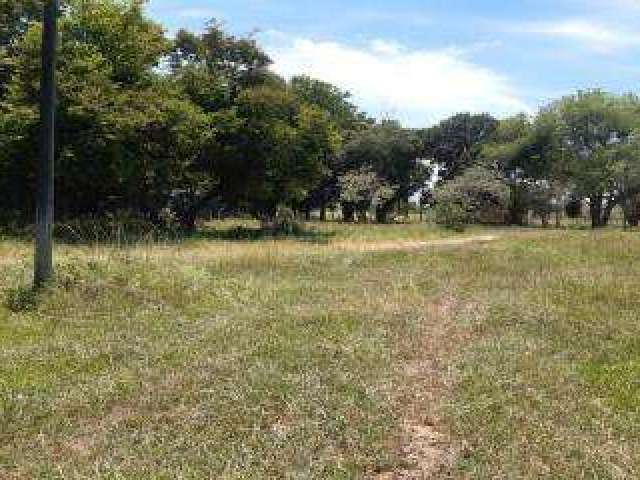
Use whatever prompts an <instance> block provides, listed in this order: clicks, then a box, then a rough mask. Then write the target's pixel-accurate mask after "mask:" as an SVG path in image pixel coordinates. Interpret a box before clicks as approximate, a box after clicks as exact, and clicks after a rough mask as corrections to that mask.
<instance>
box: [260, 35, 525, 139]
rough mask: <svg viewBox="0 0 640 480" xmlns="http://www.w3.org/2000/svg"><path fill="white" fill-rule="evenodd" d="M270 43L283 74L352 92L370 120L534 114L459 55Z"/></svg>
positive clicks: (413, 122)
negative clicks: (465, 113)
mask: <svg viewBox="0 0 640 480" xmlns="http://www.w3.org/2000/svg"><path fill="white" fill-rule="evenodd" d="M266 43H267V45H269V44H271V48H269V47H268V51H269V53H270V54H271V56H272V58H273V60H274V67H273V68H274V70H275V71H276V72H278V73H279V74H281V75H284V76H285V77H291V76H293V75H297V74H307V75H309V76H312V77H314V78H318V79H321V80H324V81H327V82H330V83H332V84H334V85H336V86H339V87H340V88H342V89H345V90H348V91H350V92H352V93H353V94H354V99H355V101H356V102H357V103H358V104H359V105H360V106H361V107H362V108H364V109H365V110H366V111H367V112H369V113H370V114H372V115H378V116H384V115H391V116H393V117H395V118H398V119H400V120H401V121H403V123H405V124H406V125H408V126H412V127H424V126H427V125H429V124H432V123H435V122H437V121H439V120H440V119H442V118H444V117H446V116H448V115H451V114H453V113H458V112H461V111H471V112H490V113H493V114H496V115H507V114H513V113H517V112H521V111H529V110H530V109H529V108H528V106H527V105H526V104H525V103H524V102H523V101H522V100H521V99H520V98H519V96H518V94H517V92H516V91H515V89H514V87H513V86H512V85H511V83H510V81H509V80H508V79H507V78H505V77H503V76H501V75H499V74H497V73H495V72H493V71H492V70H490V69H488V68H486V67H482V66H479V65H476V64H474V63H472V62H471V61H469V60H467V59H466V57H465V55H464V54H463V53H461V52H458V51H456V50H454V49H447V50H410V49H408V48H405V47H402V46H401V45H398V44H396V43H393V42H386V41H382V40H377V41H374V42H372V43H371V44H370V45H369V46H368V47H364V48H358V47H354V46H349V45H345V44H341V43H337V42H327V41H325V42H316V41H312V40H309V39H304V38H289V37H287V36H286V35H284V34H282V33H274V32H272V33H271V35H270V36H269V39H268V40H267V42H266Z"/></svg>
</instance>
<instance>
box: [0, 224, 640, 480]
mask: <svg viewBox="0 0 640 480" xmlns="http://www.w3.org/2000/svg"><path fill="white" fill-rule="evenodd" d="M237 226H238V223H237V222H234V223H231V222H226V223H224V224H220V223H214V224H213V225H212V227H211V228H214V229H218V230H222V231H225V229H233V228H236V227H237ZM246 228H253V227H252V226H251V225H246ZM307 228H309V229H310V230H312V231H315V232H318V234H319V235H321V236H323V237H324V238H326V239H327V240H326V242H325V241H323V242H308V241H305V239H296V238H287V239H259V240H256V241H253V242H237V241H231V240H225V239H224V238H211V237H208V238H203V237H200V238H198V237H195V238H192V239H188V240H185V241H183V242H181V243H177V244H168V243H167V244H145V245H129V246H128V247H127V248H112V247H110V246H108V245H95V246H86V245H85V246H82V245H77V246H72V245H63V246H60V247H59V248H58V249H57V256H56V258H57V261H58V269H57V270H58V279H57V283H56V284H55V286H54V287H52V290H51V291H50V292H47V294H45V295H42V296H41V297H39V298H38V299H37V301H36V302H35V303H34V304H32V305H30V308H11V309H10V308H7V305H8V304H7V302H6V301H4V300H6V299H8V298H10V297H11V296H12V295H16V293H15V292H16V290H15V289H16V287H17V286H20V285H28V282H29V276H30V270H31V246H30V245H29V244H28V243H23V242H19V241H17V240H2V241H0V298H2V299H3V302H1V303H0V419H1V420H0V477H8V478H11V477H15V478H194V479H195V478H221V479H240V478H318V479H332V478H333V479H346V478H349V479H351V478H366V477H367V475H369V474H371V473H372V472H375V471H389V470H392V469H394V468H400V467H402V466H404V465H405V464H406V459H403V458H399V457H398V455H397V453H398V449H397V443H396V442H395V439H396V437H397V435H398V433H399V432H400V431H401V430H402V425H403V422H404V421H405V420H406V419H407V418H406V415H407V414H408V411H409V410H410V411H411V412H412V414H413V415H415V416H417V417H420V418H422V417H426V416H427V415H432V414H434V413H438V414H439V415H438V417H441V420H440V421H439V423H438V425H437V426H438V428H443V429H449V428H450V429H451V430H452V431H453V432H454V433H455V434H456V435H457V436H458V437H459V438H460V439H461V440H463V441H464V442H465V443H466V444H467V445H468V447H467V448H465V449H464V454H463V455H461V456H460V457H459V459H458V464H457V465H456V466H455V468H454V470H453V471H451V472H448V476H449V477H450V478H474V479H475V478H554V479H555V478H567V479H575V478H638V477H639V476H640V474H639V472H640V429H639V427H638V426H637V425H640V422H639V420H640V418H639V409H638V388H637V385H638V384H637V383H636V380H637V377H638V375H639V374H640V372H639V367H638V365H639V363H638V358H640V345H639V344H638V342H637V338H640V337H639V335H638V334H639V333H640V322H638V320H639V319H638V313H637V312H638V311H640V308H639V307H640V305H639V303H638V296H637V295H636V291H637V278H638V276H639V275H638V274H640V271H638V270H639V269H640V238H639V237H637V236H636V235H635V234H628V233H623V232H615V231H602V232H596V233H592V232H581V231H560V232H556V231H552V230H549V231H542V230H533V229H527V230H520V229H513V230H512V229H504V230H498V231H494V232H492V233H495V234H496V235H498V236H500V240H498V241H496V242H493V243H486V244H482V245H467V246H464V247H460V248H446V249H434V248H425V249H424V250H412V251H381V252H369V253H367V252H361V251H358V249H353V250H350V249H345V248H333V245H334V243H337V244H341V245H344V244H345V243H347V244H349V243H353V244H354V245H357V244H359V243H367V242H376V241H381V242H386V241H392V240H399V241H401V240H430V239H438V238H443V237H446V236H451V235H452V234H451V233H449V232H446V231H443V230H441V229H437V228H434V227H431V226H428V225H421V224H412V225H381V226H378V225H340V224H310V225H308V227H307ZM484 232H486V230H484V229H477V230H476V229H472V230H471V231H469V232H466V233H465V234H464V235H463V236H471V235H474V234H476V233H484ZM12 292H14V293H12ZM18 296H19V295H18ZM460 332H463V333H464V334H459V333H460ZM434 339H435V340H434ZM440 343H442V344H443V345H440ZM432 355H437V358H436V359H432V358H431V356H432ZM425 358H426V359H427V360H429V361H436V360H437V362H436V363H437V365H438V368H437V369H436V368H435V367H430V368H432V370H429V371H428V372H427V373H426V374H425V376H426V381H425V382H423V383H416V384H415V385H413V384H407V382H408V381H409V380H408V378H407V375H406V370H407V365H408V364H411V362H414V361H416V360H418V361H424V360H425ZM418 364H421V363H418ZM428 365H431V363H428ZM442 372H450V374H451V379H449V377H447V378H446V380H447V382H444V381H441V383H443V384H446V385H450V386H451V387H450V389H449V390H447V389H445V388H443V389H442V390H439V391H438V392H436V393H437V395H436V397H435V398H432V397H430V396H429V395H428V394H429V393H433V392H429V391H428V389H429V388H430V386H429V385H430V383H429V382H430V381H431V379H433V380H434V381H435V380H437V379H438V378H437V377H438V376H440V375H443V374H442ZM447 374H448V373H447ZM440 380H442V379H440ZM449 380H451V382H449ZM421 402H422V403H421ZM440 404H443V405H444V406H446V409H444V410H442V411H441V410H440V409H439V406H440ZM434 408H436V410H437V412H434V410H433V409H434Z"/></svg>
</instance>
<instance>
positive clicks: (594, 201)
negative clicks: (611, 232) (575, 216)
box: [589, 195, 603, 228]
mask: <svg viewBox="0 0 640 480" xmlns="http://www.w3.org/2000/svg"><path fill="white" fill-rule="evenodd" d="M589 212H590V214H591V227H592V228H600V227H602V226H603V225H602V195H596V196H595V197H593V198H591V201H590V202H589Z"/></svg>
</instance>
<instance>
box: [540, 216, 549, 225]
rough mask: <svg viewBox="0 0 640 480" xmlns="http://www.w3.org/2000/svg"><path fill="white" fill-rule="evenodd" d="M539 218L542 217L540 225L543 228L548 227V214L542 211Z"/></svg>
mask: <svg viewBox="0 0 640 480" xmlns="http://www.w3.org/2000/svg"><path fill="white" fill-rule="evenodd" d="M540 218H541V219H542V227H543V228H549V215H548V214H546V213H543V214H542V215H541V216H540Z"/></svg>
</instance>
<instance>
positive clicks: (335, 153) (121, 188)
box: [0, 0, 640, 230]
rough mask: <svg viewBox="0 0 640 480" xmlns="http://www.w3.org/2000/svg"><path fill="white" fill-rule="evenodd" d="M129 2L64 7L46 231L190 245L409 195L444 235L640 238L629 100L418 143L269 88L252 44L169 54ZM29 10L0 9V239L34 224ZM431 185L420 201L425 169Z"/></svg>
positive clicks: (228, 38) (632, 101)
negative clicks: (251, 226)
mask: <svg viewBox="0 0 640 480" xmlns="http://www.w3.org/2000/svg"><path fill="white" fill-rule="evenodd" d="M144 3H145V2H144V1H142V0H66V1H64V2H63V6H62V12H61V18H60V46H59V52H60V62H59V67H58V70H59V72H58V78H59V104H58V109H57V111H58V119H59V122H58V143H57V152H56V158H57V160H56V161H57V168H56V172H57V173H56V196H57V203H56V215H57V218H59V219H61V220H67V219H72V218H82V217H83V216H86V215H105V214H115V213H118V212H127V214H128V215H134V216H136V217H138V218H142V219H144V220H145V221H148V222H152V223H154V224H159V225H160V224H161V225H165V224H167V223H172V224H174V225H178V226H180V227H181V228H183V229H185V230H191V229H193V228H194V226H195V224H196V220H197V218H198V215H199V214H200V213H201V212H202V211H203V210H204V209H212V208H215V209H218V210H224V211H227V212H233V213H237V212H246V213H250V214H252V215H254V216H256V217H258V218H261V219H264V220H265V221H269V220H271V219H273V218H274V217H276V215H277V212H278V210H279V209H282V208H284V207H286V208H287V209H288V210H293V211H297V212H300V213H301V214H305V215H307V216H310V215H311V212H313V211H317V212H320V216H321V218H326V212H327V209H330V208H337V207H339V208H340V209H341V211H342V216H343V218H344V219H345V220H346V221H358V220H360V221H367V220H368V219H369V215H370V214H371V215H372V216H373V217H374V218H375V219H376V221H379V222H385V221H388V220H389V219H390V218H392V216H393V214H394V212H395V211H397V210H398V208H399V207H400V206H403V205H407V202H408V201H409V199H410V198H415V195H416V194H418V193H419V194H421V197H422V203H423V204H425V205H431V206H433V207H434V211H435V212H436V216H437V218H438V220H439V221H441V222H443V223H455V224H465V223H471V222H487V221H490V222H499V223H511V224H522V223H524V222H525V221H526V218H527V216H528V215H529V214H530V212H533V213H534V214H535V215H537V216H539V217H540V218H541V219H542V221H543V223H545V224H546V223H549V222H550V221H551V218H552V217H553V215H554V213H555V214H558V212H560V211H563V212H566V213H567V214H569V215H580V214H581V209H582V206H583V205H588V208H589V209H590V214H591V221H592V223H593V226H594V227H599V226H603V225H606V224H607V223H608V221H609V219H610V218H611V212H612V210H613V209H614V208H615V207H621V208H622V210H623V211H624V212H625V217H626V220H627V221H628V223H629V224H631V225H637V224H638V222H639V221H640V168H638V167H639V165H638V163H639V162H638V147H639V146H640V139H639V138H638V134H637V132H638V127H639V124H640V104H639V102H638V99H637V98H636V97H635V96H632V95H625V96H615V95H610V94H607V93H604V92H600V91H589V92H583V93H578V94H576V95H572V96H568V97H566V98H563V99H561V100H559V101H557V102H554V103H552V104H551V105H548V106H546V107H544V108H542V109H541V111H540V112H539V114H538V115H536V116H528V115H518V116H515V117H513V118H507V119H503V120H497V119H495V118H493V117H492V116H490V115H488V114H481V115H473V114H465V113H462V114H458V115H455V116H453V117H451V118H449V119H446V120H444V121H442V122H441V123H440V124H438V125H435V126H433V127H430V128H425V129H405V128H402V127H401V126H400V125H399V124H398V123H397V122H394V121H390V120H385V121H375V120H373V119H371V118H368V117H367V116H366V115H365V114H364V113H363V112H361V111H360V110H359V109H358V108H357V107H356V106H355V105H354V104H353V103H352V101H351V97H350V95H349V94H348V93H347V92H344V91H342V90H340V89H339V88H336V87H335V86H333V85H330V84H328V83H325V82H322V81H318V80H315V79H312V78H309V77H306V76H298V77H294V78H292V79H284V78H281V77H279V76H278V75H276V74H275V73H273V71H272V70H271V69H270V66H271V59H270V58H269V56H268V55H267V54H266V53H265V51H264V50H263V49H262V48H261V47H260V45H259V44H258V43H257V41H256V39H255V38H252V37H251V36H248V37H238V36H235V35H231V34H229V33H228V32H226V31H225V30H224V28H223V27H222V25H220V24H218V23H216V22H211V23H210V24H208V26H207V28H206V29H205V30H204V31H203V32H202V33H193V32H188V31H179V32H178V33H177V34H176V35H175V36H174V37H173V38H169V37H168V36H167V35H166V33H165V32H164V31H163V29H162V27H161V26H160V25H158V24H157V23H155V22H154V21H152V20H151V19H150V18H149V17H148V16H147V15H146V14H145V9H144V7H145V5H144ZM41 8H42V3H41V2H40V1H39V0H31V1H25V0H7V1H5V2H3V3H2V4H0V192H2V197H1V200H0V224H9V223H26V222H29V221H31V219H32V218H33V213H34V212H33V211H34V184H35V158H36V156H37V154H38V151H37V148H38V135H39V118H38V96H39V74H40V72H39V69H40V61H39V56H40V34H41V24H40V23H39V20H40V17H39V16H40V12H41ZM434 168H436V169H437V170H438V181H437V183H436V185H435V186H434V187H432V186H431V183H430V180H431V178H432V173H433V172H432V169H434Z"/></svg>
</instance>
